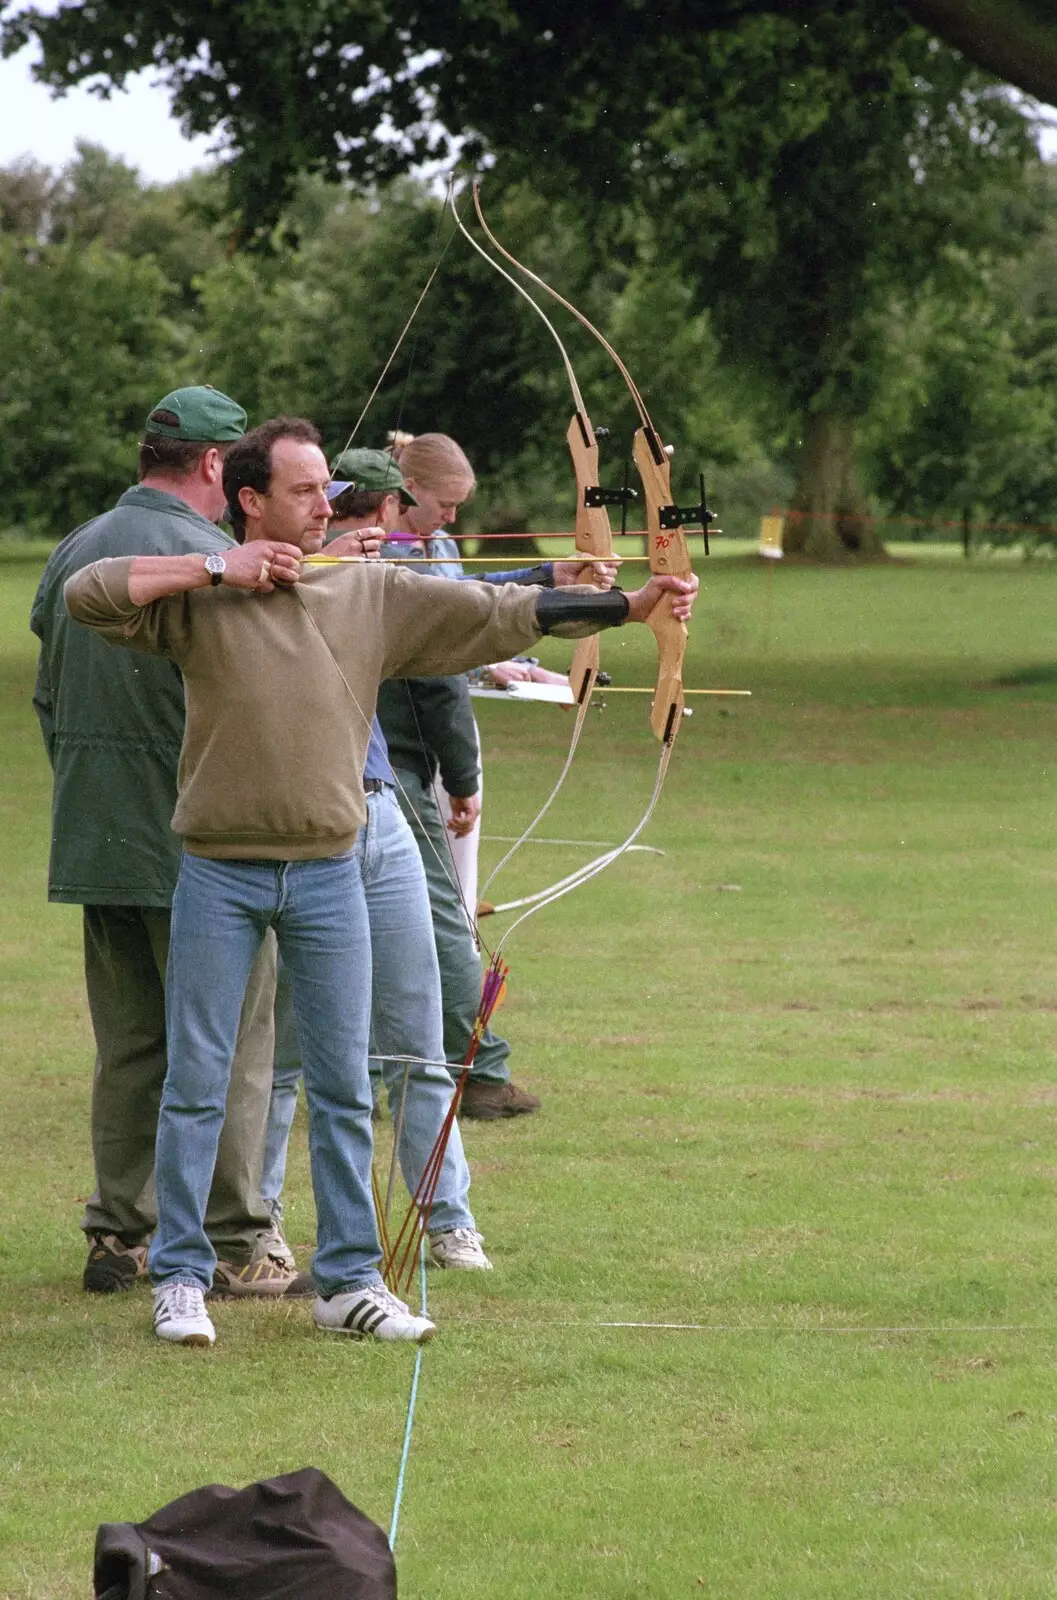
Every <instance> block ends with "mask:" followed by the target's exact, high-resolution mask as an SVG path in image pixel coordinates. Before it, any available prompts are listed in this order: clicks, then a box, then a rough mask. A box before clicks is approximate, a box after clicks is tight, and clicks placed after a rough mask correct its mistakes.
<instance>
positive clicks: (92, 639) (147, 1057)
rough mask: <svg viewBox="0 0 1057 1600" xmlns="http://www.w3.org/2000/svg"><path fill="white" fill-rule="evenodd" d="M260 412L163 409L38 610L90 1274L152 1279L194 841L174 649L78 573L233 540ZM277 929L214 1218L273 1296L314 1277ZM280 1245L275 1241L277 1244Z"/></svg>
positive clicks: (233, 1106)
mask: <svg viewBox="0 0 1057 1600" xmlns="http://www.w3.org/2000/svg"><path fill="white" fill-rule="evenodd" d="M245 430H246V413H245V411H244V410H243V409H242V407H241V406H240V405H236V403H235V401H234V400H230V399H229V398H228V396H227V395H225V394H221V393H220V392H219V391H218V390H216V389H214V388H211V387H209V386H208V385H196V386H194V387H190V388H184V389H177V390H175V391H174V392H173V393H172V394H167V395H166V396H165V398H164V399H163V400H160V401H159V402H158V404H157V405H156V406H155V407H154V409H153V410H152V411H151V413H150V415H149V416H148V418H147V422H146V426H145V428H144V434H143V442H142V444H141V445H140V453H139V483H138V485H137V487H136V488H134V489H128V490H126V491H125V493H124V494H123V495H122V496H121V497H120V499H119V500H118V502H117V505H116V506H114V508H113V509H112V510H110V511H107V512H104V513H103V515H102V516H99V517H96V518H94V519H93V520H92V521H91V522H88V523H85V524H84V526H83V527H80V528H77V529H75V530H74V532H73V533H71V534H69V535H68V536H67V537H66V538H65V539H63V540H62V542H61V543H60V544H59V545H58V546H57V547H56V549H55V550H54V552H53V553H52V555H51V557H50V559H49V561H48V563H47V566H46V567H45V569H44V574H43V577H42V578H41V581H40V586H39V588H38V590H37V595H36V599H35V600H34V602H33V611H32V616H31V619H30V626H31V628H32V630H33V632H34V633H35V634H36V635H37V636H38V638H39V639H40V663H39V669H38V674H37V685H36V690H35V693H34V697H33V703H34V707H35V709H36V712H37V716H38V718H39V720H40V725H41V730H42V732H43V735H44V743H45V747H46V749H47V752H48V758H49V760H50V762H51V765H52V769H53V775H54V797H53V802H52V837H51V861H50V867H49V874H48V898H49V900H54V901H60V902H66V903H73V904H76V905H80V906H82V907H83V922H84V970H85V982H86V985H87V989H88V1004H89V1009H90V1012H91V1017H92V1028H93V1031H94V1034H95V1043H96V1052H97V1054H96V1064H95V1076H94V1079H93V1084H92V1112H91V1134H92V1153H93V1158H94V1164H95V1181H96V1187H95V1192H94V1194H93V1195H92V1197H91V1199H90V1200H89V1201H88V1203H87V1206H86V1208H85V1213H84V1219H83V1222H82V1227H83V1229H84V1232H85V1233H86V1234H87V1235H88V1240H89V1252H88V1261H87V1264H86V1266H85V1269H84V1279H83V1282H84V1288H85V1289H86V1290H87V1291H88V1292H90V1293H93V1292H94V1293H108V1292H112V1291H114V1290H119V1289H128V1288H131V1287H132V1285H133V1284H134V1283H136V1282H137V1280H139V1281H142V1282H144V1283H145V1282H146V1269H147V1241H148V1239H149V1236H150V1234H151V1233H152V1231H153V1228H154V1224H155V1199H154V1184H153V1172H154V1142H155V1134H156V1131H157V1121H158V1106H159V1102H160V1099H161V1089H162V1083H163V1082H164V1079H165V1071H166V1047H165V968H166V958H167V954H168V947H169V922H170V910H171V906H172V897H173V890H174V888H175V885H176V876H177V872H178V870H179V864H180V843H179V840H178V839H177V837H176V835H175V834H174V833H173V831H172V827H171V820H172V814H173V809H174V807H175V804H176V775H177V763H178V760H179V755H180V745H181V742H182V739H183V728H184V694H183V684H182V681H181V678H180V674H179V672H178V671H177V670H176V669H175V668H174V666H173V665H172V663H171V662H169V661H163V660H153V659H148V658H145V657H143V656H134V655H130V654H128V653H127V652H125V651H123V650H111V649H109V648H108V646H107V645H106V644H105V643H104V642H103V640H102V639H100V638H99V637H98V636H97V635H96V634H94V633H92V632H91V631H90V630H89V629H87V628H82V627H79V626H77V625H76V624H75V623H73V622H71V620H70V618H69V615H68V613H67V611H66V606H65V604H64V602H63V586H64V584H65V583H66V580H67V579H68V578H69V577H70V576H71V575H72V574H73V573H75V572H77V571H79V570H80V568H82V567H85V566H87V565H88V564H89V563H90V562H93V561H98V560H99V559H100V558H101V557H103V556H124V555H167V556H168V555H188V554H192V553H200V554H203V555H206V556H208V555H210V554H217V555H219V554H222V553H223V552H224V551H227V550H230V549H231V548H232V546H233V543H234V541H233V540H231V539H230V538H228V537H227V535H226V534H224V533H222V532H221V531H220V529H219V528H218V527H217V526H216V519H217V518H218V517H220V516H221V515H222V514H223V511H224V506H225V495H224V489H223V483H222V474H223V466H224V454H225V452H226V450H227V449H228V447H229V445H230V444H231V443H233V442H234V441H235V440H236V439H241V437H242V435H243V433H244V432H245ZM274 988H275V953H274V942H272V943H270V944H269V945H266V946H265V948H264V949H263V950H262V952H261V957H260V959H259V960H258V962H257V965H256V967H255V969H254V973H253V977H252V980H251V982H250V985H249V989H248V991H247V996H246V1003H245V1006H244V1009H243V1013H242V1024H241V1031H240V1037H239V1047H238V1053H237V1056H236V1060H235V1065H234V1070H233V1073H232V1080H231V1095H230V1099H229V1102H228V1114H227V1119H226V1121H225V1124H224V1134H223V1138H222V1139H221V1143H220V1150H219V1155H218V1158H217V1165H216V1171H215V1174H214V1178H213V1186H212V1190H211V1194H210V1202H209V1211H208V1213H207V1221H206V1227H207V1230H208V1233H209V1237H210V1240H211V1242H212V1243H213V1246H214V1249H215V1250H216V1253H217V1256H218V1258H219V1266H218V1269H217V1273H216V1276H215V1279H214V1291H215V1292H220V1293H222V1294H223V1293H227V1294H229V1295H240V1294H253V1295H268V1296H274V1295H278V1294H283V1293H285V1292H286V1291H287V1290H288V1289H290V1288H291V1287H293V1288H294V1290H295V1292H300V1290H301V1289H302V1288H303V1286H304V1285H303V1281H299V1275H298V1273H297V1271H296V1268H295V1267H293V1266H292V1265H291V1262H292V1257H290V1256H289V1253H288V1251H287V1250H286V1246H285V1241H283V1240H282V1239H281V1238H280V1237H278V1236H277V1235H276V1234H275V1233H274V1231H273V1224H272V1220H271V1216H270V1213H269V1212H268V1210H267V1208H266V1207H265V1206H264V1203H263V1201H262V1199H261V1196H260V1168H261V1157H262V1151H263V1146H264V1134H265V1127H266V1123H267V1117H268V1104H269V1097H270V1093H271V1079H272V1038H273V1034H272V998H273V994H274ZM273 1252H274V1253H273Z"/></svg>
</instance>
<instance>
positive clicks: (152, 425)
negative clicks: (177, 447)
mask: <svg viewBox="0 0 1057 1600" xmlns="http://www.w3.org/2000/svg"><path fill="white" fill-rule="evenodd" d="M143 431H144V433H147V434H151V433H154V434H161V435H162V437H163V438H166V439H190V440H195V441H197V442H198V443H199V444H223V443H225V442H226V441H227V440H229V439H241V438H242V435H243V434H244V433H245V432H246V413H245V411H243V409H242V407H241V406H237V405H236V404H235V402H234V400H229V398H228V396H227V395H226V394H221V392H220V390H219V389H214V388H213V385H212V384H211V383H199V384H195V385H194V386H193V387H192V388H190V389H174V390H173V391H172V393H171V394H167V395H166V396H165V398H164V400H159V401H158V404H157V405H156V406H155V407H154V410H153V411H152V412H151V414H150V416H149V417H148V418H147V421H146V423H145V425H144V430H143Z"/></svg>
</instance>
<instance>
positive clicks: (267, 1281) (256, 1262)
mask: <svg viewBox="0 0 1057 1600" xmlns="http://www.w3.org/2000/svg"><path fill="white" fill-rule="evenodd" d="M308 1276H309V1274H308V1273H306V1272H298V1271H296V1269H295V1268H293V1267H288V1266H287V1265H286V1263H285V1261H280V1260H279V1259H278V1257H276V1256H254V1258H253V1260H252V1261H247V1262H246V1265H245V1266H243V1267H237V1266H236V1265H235V1264H234V1262H232V1261H218V1262H217V1264H216V1266H215V1267H214V1268H213V1287H212V1289H211V1290H210V1291H209V1292H210V1294H211V1295H214V1296H216V1297H217V1298H218V1299H227V1300H238V1299H242V1298H244V1297H245V1296H246V1295H255V1296H256V1297H257V1299H258V1300H278V1299H279V1297H280V1295H284V1294H287V1293H288V1292H289V1291H290V1290H291V1289H293V1287H294V1284H295V1282H296V1280H297V1279H298V1278H307V1277H308ZM297 1292H299V1293H301V1294H308V1293H311V1294H315V1292H316V1291H315V1288H314V1286H313V1287H312V1288H311V1289H301V1290H300V1291H297Z"/></svg>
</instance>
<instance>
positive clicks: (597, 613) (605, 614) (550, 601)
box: [536, 588, 628, 639]
mask: <svg viewBox="0 0 1057 1600" xmlns="http://www.w3.org/2000/svg"><path fill="white" fill-rule="evenodd" d="M627 618H628V597H627V595H626V594H625V593H624V591H623V590H622V589H605V590H602V589H581V588H575V589H541V590H540V592H539V595H538V597H537V599H536V621H537V623H538V624H539V629H540V632H541V633H552V634H554V635H556V637H557V638H559V639H586V638H587V637H588V635H589V634H592V633H601V632H602V630H603V628H619V627H620V626H621V624H622V623H624V622H626V621H627Z"/></svg>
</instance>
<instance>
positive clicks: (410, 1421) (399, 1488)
mask: <svg viewBox="0 0 1057 1600" xmlns="http://www.w3.org/2000/svg"><path fill="white" fill-rule="evenodd" d="M418 1264H419V1274H420V1277H421V1280H422V1315H423V1316H425V1315H426V1240H425V1236H424V1235H423V1237H422V1239H421V1240H420V1242H419V1257H418ZM422 1348H423V1347H422V1345H419V1347H418V1350H417V1351H416V1353H415V1367H414V1371H413V1373H412V1375H411V1395H410V1397H409V1399H408V1402H407V1425H406V1427H405V1428H404V1448H403V1450H402V1451H401V1454H400V1471H399V1472H398V1474H397V1478H396V1496H395V1498H394V1500H393V1518H392V1521H391V1522H390V1524H389V1548H390V1550H395V1548H396V1530H397V1527H398V1525H399V1522H400V1502H401V1500H402V1499H403V1496H404V1475H405V1473H406V1471H407V1458H408V1456H409V1455H410V1454H411V1429H412V1428H413V1427H414V1425H415V1401H416V1399H417V1398H418V1375H419V1373H420V1372H421V1371H422Z"/></svg>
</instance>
